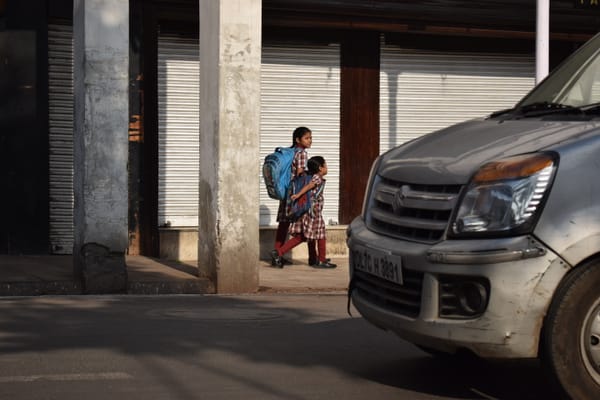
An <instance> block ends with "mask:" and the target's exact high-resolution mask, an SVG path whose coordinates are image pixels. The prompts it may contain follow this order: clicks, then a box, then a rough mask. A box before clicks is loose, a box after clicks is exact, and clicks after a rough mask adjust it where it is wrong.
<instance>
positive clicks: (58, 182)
mask: <svg viewBox="0 0 600 400" xmlns="http://www.w3.org/2000/svg"><path fill="white" fill-rule="evenodd" d="M48 107H49V109H48V116H49V124H48V126H49V152H50V154H49V159H50V165H49V167H50V173H49V186H50V187H49V190H50V210H49V214H50V233H49V235H50V247H51V252H52V253H53V254H71V253H72V252H73V29H72V27H71V26H70V25H68V24H64V25H63V24H50V25H48Z"/></svg>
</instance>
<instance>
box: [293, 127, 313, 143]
mask: <svg viewBox="0 0 600 400" xmlns="http://www.w3.org/2000/svg"><path fill="white" fill-rule="evenodd" d="M307 132H308V133H311V130H310V129H308V128H307V127H305V126H299V127H297V128H296V129H294V133H293V134H292V146H291V147H294V146H295V145H297V144H298V143H296V139H300V138H301V137H302V136H304V135H305V134H306V133H307Z"/></svg>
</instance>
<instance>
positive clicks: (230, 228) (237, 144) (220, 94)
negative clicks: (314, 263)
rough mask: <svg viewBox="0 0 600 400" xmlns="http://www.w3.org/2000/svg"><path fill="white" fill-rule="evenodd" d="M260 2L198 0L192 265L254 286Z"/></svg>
mask: <svg viewBox="0 0 600 400" xmlns="http://www.w3.org/2000/svg"><path fill="white" fill-rule="evenodd" d="M261 8H262V4H261V0H200V58H201V60H200V187H199V191H200V196H199V197H200V199H199V217H198V219H199V221H198V226H199V232H198V267H199V271H200V274H201V275H202V276H207V277H209V278H210V279H211V280H212V281H213V283H214V284H215V287H216V288H217V292H218V293H244V292H253V291H256V290H257V288H258V257H259V227H258V215H259V197H258V196H259V195H258V190H259V186H258V185H259V180H258V178H259V165H258V164H259V125H260V61H261Z"/></svg>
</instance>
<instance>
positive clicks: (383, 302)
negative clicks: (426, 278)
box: [353, 269, 423, 318]
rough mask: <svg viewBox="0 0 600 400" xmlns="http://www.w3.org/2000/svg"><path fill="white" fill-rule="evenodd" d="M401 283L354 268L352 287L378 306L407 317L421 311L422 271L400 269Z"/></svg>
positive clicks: (417, 314) (414, 315) (415, 315)
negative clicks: (402, 282)
mask: <svg viewBox="0 0 600 400" xmlns="http://www.w3.org/2000/svg"><path fill="white" fill-rule="evenodd" d="M402 278H403V281H404V284H403V285H399V284H397V283H394V282H390V281H386V280H385V279H381V278H379V277H377V276H375V275H371V274H369V273H366V272H362V271H357V270H354V276H353V280H354V282H353V283H354V288H355V290H356V291H357V292H358V293H359V294H360V295H361V296H363V297H364V298H366V299H368V300H369V301H371V302H373V303H374V304H376V305H378V306H379V307H381V308H383V309H385V310H388V311H391V312H393V313H396V314H400V315H404V316H406V317H409V318H417V317H418V316H419V313H420V312H421V291H422V287H423V273H422V272H417V271H412V270H409V269H402Z"/></svg>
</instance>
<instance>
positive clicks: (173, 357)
mask: <svg viewBox="0 0 600 400" xmlns="http://www.w3.org/2000/svg"><path fill="white" fill-rule="evenodd" d="M345 311H346V299H345V296H319V295H312V296H306V295H305V296H302V295H295V296H291V295H288V296H237V297H228V296H160V297H145V296H141V297H138V296H121V297H112V296H107V297H100V296H99V297H92V296H89V297H86V296H70V297H35V298H3V299H0V354H2V355H10V356H11V359H14V357H15V356H19V355H20V354H30V353H32V352H34V353H38V354H42V355H43V354H51V353H53V352H55V351H57V350H68V351H72V352H81V351H88V350H99V351H103V350H108V351H111V352H116V353H118V354H120V355H124V356H125V357H131V358H134V359H143V360H145V364H144V365H145V367H146V370H147V371H146V372H147V373H150V374H152V375H154V377H155V379H156V380H157V381H159V382H162V383H163V384H164V385H167V386H169V387H171V388H172V390H173V391H174V392H176V393H179V396H178V397H176V398H194V395H193V393H192V392H191V390H190V391H189V392H186V387H185V384H182V381H183V379H184V377H185V373H183V374H182V373H181V372H177V373H175V372H174V370H172V369H171V368H168V367H166V366H165V364H164V363H159V362H154V363H153V361H152V360H156V359H161V360H169V362H170V363H176V364H177V365H178V368H179V369H180V371H190V374H192V372H191V371H196V372H197V371H202V373H209V374H210V375H211V376H216V377H217V379H218V378H223V379H229V380H234V381H236V382H239V383H240V384H243V385H246V386H251V387H254V388H255V389H256V390H257V391H260V392H268V393H269V395H270V396H275V397H282V398H283V397H285V398H305V397H302V396H296V397H295V396H294V395H292V394H291V393H289V392H286V393H285V395H284V393H279V392H278V390H282V389H278V387H279V386H277V385H276V384H277V383H280V382H281V381H283V382H285V380H287V379H295V380H296V383H302V382H303V380H306V382H307V383H306V384H307V385H311V384H312V385H327V384H328V382H327V379H325V378H323V376H325V375H323V374H324V372H323V371H334V372H335V374H341V375H342V376H343V377H344V379H346V380H348V381H350V382H365V383H375V384H378V385H382V386H383V387H384V388H385V389H386V390H390V388H391V389H394V390H397V391H398V393H401V394H403V395H406V396H407V397H397V398H427V397H428V396H440V397H442V398H456V399H484V398H495V399H548V398H553V393H552V391H551V389H550V388H548V386H547V385H546V383H545V378H544V375H543V373H542V371H541V368H540V366H539V365H538V363H537V362H535V361H510V362H488V361H482V360H466V361H465V360H459V361H457V360H451V359H450V360H449V359H441V360H440V359H438V358H435V357H431V356H429V355H427V354H426V353H423V352H422V351H420V350H419V349H417V348H416V347H414V346H412V345H410V344H408V343H406V342H404V341H402V340H400V339H398V338H397V337H395V336H394V335H392V334H388V333H385V332H383V331H380V330H378V329H376V328H374V327H372V326H371V325H369V324H367V323H366V322H365V321H364V320H363V319H362V318H359V317H354V318H351V317H349V316H348V315H347V314H346V312H345ZM1 366H2V357H0V367H1ZM1 369H2V371H5V370H6V365H5V366H4V367H2V368H1ZM196 372H194V373H196ZM328 373H330V372H328ZM265 374H267V375H266V376H265ZM272 382H275V383H276V384H271V383H272ZM410 393H412V394H413V395H417V397H414V396H411V395H409V394H410ZM419 396H420V397H419Z"/></svg>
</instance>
